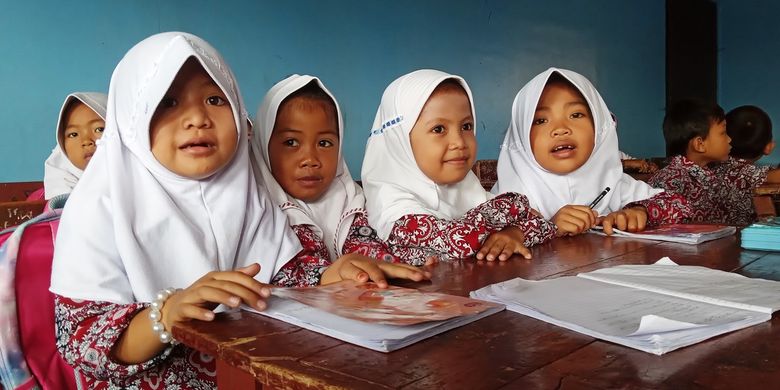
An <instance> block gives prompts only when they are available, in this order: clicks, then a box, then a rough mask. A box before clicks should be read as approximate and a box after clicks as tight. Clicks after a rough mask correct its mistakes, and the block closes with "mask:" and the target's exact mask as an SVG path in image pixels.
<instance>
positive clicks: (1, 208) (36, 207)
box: [0, 200, 46, 230]
mask: <svg viewBox="0 0 780 390" xmlns="http://www.w3.org/2000/svg"><path fill="white" fill-rule="evenodd" d="M45 206H46V201H45V200H31V201H21V202H2V203H0V230H4V229H6V228H9V227H11V226H16V225H19V224H20V223H22V222H24V221H27V220H29V219H31V218H33V217H35V216H37V215H39V214H40V213H42V212H43V208H44V207H45Z"/></svg>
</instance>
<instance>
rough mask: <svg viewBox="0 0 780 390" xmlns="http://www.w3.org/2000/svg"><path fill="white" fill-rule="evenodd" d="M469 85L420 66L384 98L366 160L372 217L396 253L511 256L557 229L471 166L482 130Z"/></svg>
mask: <svg viewBox="0 0 780 390" xmlns="http://www.w3.org/2000/svg"><path fill="white" fill-rule="evenodd" d="M475 118H476V116H475V112H474V104H473V99H472V96H471V90H470V89H469V87H468V84H466V81H465V80H463V79H462V78H461V77H459V76H455V75H451V74H447V73H444V72H441V71H437V70H430V69H423V70H418V71H415V72H412V73H409V74H407V75H404V76H401V77H400V78H398V79H396V80H395V81H393V82H392V83H391V84H390V85H389V86H388V87H387V89H386V90H385V92H384V94H383V95H382V102H381V104H380V106H379V109H378V110H377V114H376V119H374V126H373V130H371V134H370V137H369V139H368V144H367V146H366V153H365V157H364V159H363V170H362V179H363V187H364V188H365V192H366V206H367V208H368V218H369V222H370V223H371V225H372V226H374V227H375V228H376V229H377V230H378V232H379V237H380V238H382V239H386V240H387V242H388V244H389V245H390V247H391V250H392V251H393V253H394V254H395V255H396V256H398V257H400V258H402V259H404V260H405V261H408V262H409V263H411V264H416V265H419V264H422V263H423V262H424V261H425V259H426V258H428V257H430V256H436V257H438V258H439V259H441V260H450V259H460V258H464V257H469V256H473V255H475V254H476V255H477V258H478V259H483V258H486V259H487V260H496V259H498V260H506V259H507V258H509V257H510V256H511V255H512V254H522V255H523V256H525V257H530V252H529V251H528V249H527V247H528V246H531V245H534V244H537V243H540V242H543V241H545V240H547V239H549V238H551V237H553V236H554V234H555V229H554V226H553V225H552V224H551V223H549V222H548V221H546V220H544V219H542V218H538V217H537V216H535V215H533V214H532V213H531V212H530V211H531V209H530V208H529V207H528V203H527V200H526V198H525V197H524V196H522V195H519V194H516V193H508V194H504V195H502V196H499V197H495V198H493V196H492V195H491V194H489V193H488V192H486V191H485V190H484V189H483V188H482V186H481V185H480V183H479V180H478V179H477V177H476V176H475V175H474V173H473V172H471V167H472V166H473V164H474V161H475V158H476V153H477V150H476V137H475V133H476V128H475V127H474V124H475V123H476V122H475Z"/></svg>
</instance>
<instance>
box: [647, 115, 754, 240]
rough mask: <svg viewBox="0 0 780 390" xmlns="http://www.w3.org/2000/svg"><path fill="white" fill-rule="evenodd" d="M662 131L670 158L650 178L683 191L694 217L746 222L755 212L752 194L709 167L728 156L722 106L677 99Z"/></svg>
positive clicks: (716, 221)
mask: <svg viewBox="0 0 780 390" xmlns="http://www.w3.org/2000/svg"><path fill="white" fill-rule="evenodd" d="M663 131H664V139H665V140H666V155H667V157H670V158H671V159H670V161H669V165H667V166H666V167H665V168H664V169H661V170H660V171H658V172H657V173H656V174H655V175H653V176H652V177H651V178H650V180H648V183H649V184H650V185H652V186H655V187H660V188H665V189H667V190H669V191H674V192H677V193H680V194H685V196H686V198H687V199H688V201H689V202H690V205H691V211H690V212H691V214H690V220H691V221H692V222H707V223H722V224H733V225H741V224H745V223H746V219H745V218H746V217H745V216H750V215H752V213H753V206H752V203H751V202H750V199H751V197H750V196H749V195H748V194H746V193H745V191H743V190H740V189H739V188H738V187H737V186H735V185H733V183H731V182H729V181H728V180H726V179H725V177H723V176H720V175H718V174H717V173H715V172H714V171H713V170H711V169H710V168H709V167H708V166H709V165H710V164H712V163H718V162H723V161H726V160H728V158H729V152H730V150H731V146H730V142H731V138H730V137H729V135H728V133H727V132H726V116H725V114H724V112H723V109H722V108H720V106H718V105H717V104H714V103H705V102H702V101H698V100H682V101H679V102H676V103H674V104H672V105H671V106H670V107H669V108H668V109H667V111H666V116H665V117H664V123H663Z"/></svg>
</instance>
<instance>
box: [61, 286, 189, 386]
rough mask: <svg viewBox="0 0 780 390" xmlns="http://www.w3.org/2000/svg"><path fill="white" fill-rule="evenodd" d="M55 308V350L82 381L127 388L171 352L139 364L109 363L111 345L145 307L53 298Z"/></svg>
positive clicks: (134, 304) (165, 352)
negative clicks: (78, 373) (78, 374)
mask: <svg viewBox="0 0 780 390" xmlns="http://www.w3.org/2000/svg"><path fill="white" fill-rule="evenodd" d="M55 305H56V306H55V318H56V327H57V332H56V333H57V334H56V336H57V348H58V349H59V350H60V354H62V356H63V357H64V358H65V361H67V362H68V364H70V365H71V366H73V367H74V368H76V370H77V371H79V372H81V373H82V374H83V375H84V376H86V377H91V378H94V379H97V380H98V381H110V382H112V383H114V384H120V385H123V386H131V385H132V384H133V383H134V382H135V381H136V380H138V375H139V374H140V373H143V372H144V371H146V370H149V369H150V368H151V367H154V366H156V365H158V364H160V363H161V362H163V361H164V360H165V359H166V358H167V357H168V355H170V354H171V352H172V350H173V349H174V348H173V346H169V347H168V348H166V349H165V350H164V351H163V352H162V353H160V354H158V355H157V356H155V357H153V358H152V359H150V360H148V361H146V362H143V363H140V364H130V365H125V364H121V363H119V362H116V361H115V360H113V358H112V354H111V351H112V349H113V347H114V345H115V344H116V343H117V341H118V340H119V337H120V336H121V335H122V333H123V332H124V331H125V330H126V329H127V327H128V326H129V325H130V321H131V320H132V319H133V317H134V316H135V315H136V314H137V313H138V312H139V311H141V310H143V309H144V308H145V307H146V306H147V304H144V303H132V304H127V305H121V304H115V303H109V302H94V301H83V300H73V299H69V298H66V297H62V296H55Z"/></svg>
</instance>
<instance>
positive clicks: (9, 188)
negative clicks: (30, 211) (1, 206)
mask: <svg viewBox="0 0 780 390" xmlns="http://www.w3.org/2000/svg"><path fill="white" fill-rule="evenodd" d="M41 188H43V182H42V181H20V182H14V183H0V202H19V201H23V200H27V197H28V196H30V194H32V193H33V192H35V191H36V190H39V189H41Z"/></svg>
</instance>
